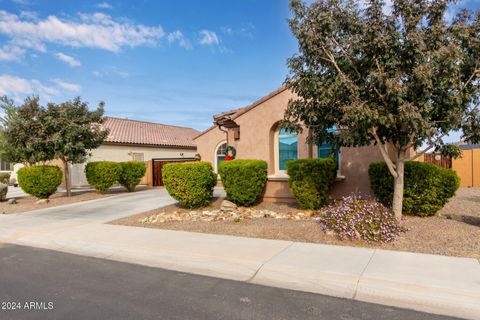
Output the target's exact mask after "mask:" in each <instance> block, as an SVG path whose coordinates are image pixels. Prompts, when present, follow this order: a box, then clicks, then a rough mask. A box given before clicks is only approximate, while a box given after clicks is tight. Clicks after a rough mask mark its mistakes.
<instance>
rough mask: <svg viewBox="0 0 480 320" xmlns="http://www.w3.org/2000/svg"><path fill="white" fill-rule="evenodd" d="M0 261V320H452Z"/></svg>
mask: <svg viewBox="0 0 480 320" xmlns="http://www.w3.org/2000/svg"><path fill="white" fill-rule="evenodd" d="M232 250H234V248H232ZM0 261H1V262H0V304H1V305H0V307H1V309H0V319H22V320H23V319H69V320H75V319H82V320H83V319H182V320H188V319H208V320H210V319H255V320H262V319H316V320H319V319H325V320H327V319H328V320H335V319H338V320H354V319H371V320H381V319H389V320H394V319H399V320H400V319H402V320H410V319H411V320H422V319H425V320H427V319H439V320H440V319H453V318H449V317H442V316H436V315H431V314H425V313H420V312H415V311H411V310H404V309H398V308H393V307H386V306H380V305H375V304H369V303H362V302H358V301H353V300H347V299H339V298H333V297H328V296H323V295H317V294H310V293H304V292H298V291H292V290H285V289H278V288H271V287H265V286H259V285H253V284H248V283H243V282H235V281H230V280H222V279H217V278H211V277H205V276H198V275H192V274H186V273H181V272H175V271H169V270H163V269H157V268H150V267H144V266H139V265H134V264H128V263H121V262H115V261H109V260H103V259H96V258H89V257H83V256H77V255H72V254H66V253H61V252H56V251H51V250H43V249H36V248H31V247H23V246H16V245H9V244H0Z"/></svg>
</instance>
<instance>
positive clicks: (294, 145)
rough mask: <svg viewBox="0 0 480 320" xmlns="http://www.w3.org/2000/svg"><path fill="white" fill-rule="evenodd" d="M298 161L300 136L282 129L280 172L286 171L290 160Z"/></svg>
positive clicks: (279, 158)
mask: <svg viewBox="0 0 480 320" xmlns="http://www.w3.org/2000/svg"><path fill="white" fill-rule="evenodd" d="M296 159H298V134H297V133H296V132H291V131H287V130H285V129H281V130H280V131H279V132H278V166H279V170H281V171H283V170H286V169H287V168H286V162H287V161H288V160H296Z"/></svg>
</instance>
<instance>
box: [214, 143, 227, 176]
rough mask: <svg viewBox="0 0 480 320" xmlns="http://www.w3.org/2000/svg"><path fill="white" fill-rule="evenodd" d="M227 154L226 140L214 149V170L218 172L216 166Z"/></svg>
mask: <svg viewBox="0 0 480 320" xmlns="http://www.w3.org/2000/svg"><path fill="white" fill-rule="evenodd" d="M226 155H227V142H221V143H220V144H219V145H218V146H217V150H216V151H215V171H216V172H218V166H220V163H222V162H223V161H225V156H226Z"/></svg>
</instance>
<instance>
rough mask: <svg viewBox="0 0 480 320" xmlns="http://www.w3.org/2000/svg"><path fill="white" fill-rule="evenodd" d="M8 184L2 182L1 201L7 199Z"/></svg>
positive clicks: (0, 189) (0, 185)
mask: <svg viewBox="0 0 480 320" xmlns="http://www.w3.org/2000/svg"><path fill="white" fill-rule="evenodd" d="M7 192H8V184H5V183H1V182H0V201H5V200H7Z"/></svg>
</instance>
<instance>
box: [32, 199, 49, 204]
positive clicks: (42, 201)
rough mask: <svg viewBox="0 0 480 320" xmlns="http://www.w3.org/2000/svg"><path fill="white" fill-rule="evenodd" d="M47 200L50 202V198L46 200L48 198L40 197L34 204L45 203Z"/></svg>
mask: <svg viewBox="0 0 480 320" xmlns="http://www.w3.org/2000/svg"><path fill="white" fill-rule="evenodd" d="M49 202H50V200H48V199H40V200H38V201H37V202H35V204H46V203H49Z"/></svg>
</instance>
